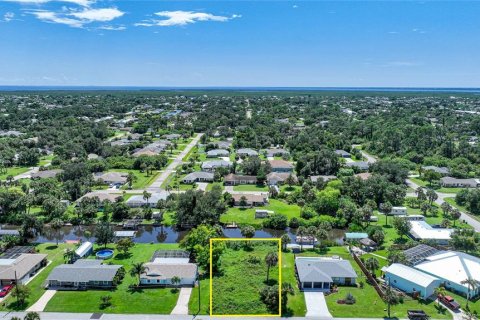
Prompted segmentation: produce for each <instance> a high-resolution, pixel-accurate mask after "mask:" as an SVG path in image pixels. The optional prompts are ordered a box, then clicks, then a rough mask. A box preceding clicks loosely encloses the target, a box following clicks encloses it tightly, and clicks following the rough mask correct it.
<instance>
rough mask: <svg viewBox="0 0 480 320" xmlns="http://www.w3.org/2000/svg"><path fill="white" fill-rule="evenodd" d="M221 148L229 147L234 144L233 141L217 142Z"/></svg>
mask: <svg viewBox="0 0 480 320" xmlns="http://www.w3.org/2000/svg"><path fill="white" fill-rule="evenodd" d="M215 144H216V145H217V146H218V148H219V149H228V148H230V146H231V145H232V142H231V141H218V142H216V143H215Z"/></svg>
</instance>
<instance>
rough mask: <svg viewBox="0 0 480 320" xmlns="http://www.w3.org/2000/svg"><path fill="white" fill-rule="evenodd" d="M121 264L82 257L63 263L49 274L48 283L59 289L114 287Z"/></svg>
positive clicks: (50, 286) (51, 286) (52, 287)
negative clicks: (70, 262)
mask: <svg viewBox="0 0 480 320" xmlns="http://www.w3.org/2000/svg"><path fill="white" fill-rule="evenodd" d="M120 268H122V266H121V265H113V264H112V265H110V264H102V260H94V259H80V260H77V261H76V262H75V263H74V264H61V265H59V266H58V267H56V268H54V269H53V270H52V272H51V273H50V274H49V275H48V278H47V285H48V287H49V288H51V289H57V290H85V289H88V288H113V287H115V286H116V281H115V277H116V275H117V274H118V271H119V270H120Z"/></svg>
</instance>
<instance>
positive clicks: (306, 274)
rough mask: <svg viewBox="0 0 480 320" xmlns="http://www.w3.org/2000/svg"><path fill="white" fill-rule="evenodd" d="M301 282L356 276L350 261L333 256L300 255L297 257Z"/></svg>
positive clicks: (296, 262) (327, 280)
mask: <svg viewBox="0 0 480 320" xmlns="http://www.w3.org/2000/svg"><path fill="white" fill-rule="evenodd" d="M295 265H296V267H297V272H298V278H299V280H300V281H301V282H332V281H333V280H332V278H356V277H357V274H356V273H355V270H353V268H352V265H351V264H350V261H348V260H342V259H333V258H319V257H298V258H296V259H295Z"/></svg>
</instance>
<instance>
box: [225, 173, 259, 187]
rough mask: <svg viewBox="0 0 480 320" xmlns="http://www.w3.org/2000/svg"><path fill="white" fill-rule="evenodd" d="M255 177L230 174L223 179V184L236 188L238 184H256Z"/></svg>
mask: <svg viewBox="0 0 480 320" xmlns="http://www.w3.org/2000/svg"><path fill="white" fill-rule="evenodd" d="M256 183H257V177H256V176H243V175H236V174H233V173H230V174H229V175H227V176H225V178H223V184H225V185H226V186H236V185H240V184H256Z"/></svg>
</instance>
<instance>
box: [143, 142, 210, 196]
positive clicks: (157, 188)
mask: <svg viewBox="0 0 480 320" xmlns="http://www.w3.org/2000/svg"><path fill="white" fill-rule="evenodd" d="M202 136H203V133H199V134H197V136H196V137H195V138H193V140H192V141H191V142H190V143H189V144H188V145H187V147H186V148H185V149H184V150H183V151H182V152H180V153H179V154H178V155H177V157H176V158H175V159H174V160H173V161H172V163H170V164H169V165H168V166H167V167H166V168H165V169H164V170H163V172H162V173H161V174H160V175H159V176H158V178H157V180H155V181H154V182H153V183H152V184H151V185H150V186H149V187H148V188H147V190H148V191H149V192H160V190H161V186H162V184H163V182H164V181H165V180H166V179H167V178H168V176H169V175H170V174H171V173H173V172H174V171H175V169H176V168H177V166H178V165H180V164H182V163H183V158H184V157H185V156H186V155H187V154H188V153H189V152H190V150H192V149H193V147H195V145H196V144H197V143H198V141H200V138H201V137H202Z"/></svg>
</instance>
